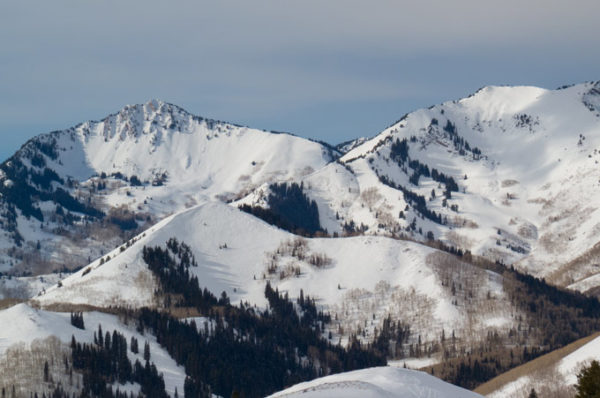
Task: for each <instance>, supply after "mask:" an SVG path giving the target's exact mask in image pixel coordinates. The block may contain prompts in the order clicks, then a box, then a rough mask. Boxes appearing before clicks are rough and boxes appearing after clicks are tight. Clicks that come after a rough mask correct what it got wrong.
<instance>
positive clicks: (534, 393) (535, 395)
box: [528, 388, 538, 398]
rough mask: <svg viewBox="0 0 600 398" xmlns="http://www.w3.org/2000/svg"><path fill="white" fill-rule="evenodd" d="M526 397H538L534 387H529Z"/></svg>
mask: <svg viewBox="0 0 600 398" xmlns="http://www.w3.org/2000/svg"><path fill="white" fill-rule="evenodd" d="M528 398H538V395H537V392H535V388H532V389H531V392H530V393H529V397H528Z"/></svg>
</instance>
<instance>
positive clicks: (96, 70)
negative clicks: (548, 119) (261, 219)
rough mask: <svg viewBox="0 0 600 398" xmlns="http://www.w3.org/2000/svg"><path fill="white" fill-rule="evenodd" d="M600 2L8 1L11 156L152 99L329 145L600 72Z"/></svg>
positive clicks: (5, 123) (0, 28) (1, 79)
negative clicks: (482, 91)
mask: <svg viewBox="0 0 600 398" xmlns="http://www.w3.org/2000/svg"><path fill="white" fill-rule="evenodd" d="M599 16H600V2H599V1H598V0H590V1H587V0H580V1H578V0H570V1H554V0H543V1H542V0H540V1H537V0H535V1H528V0H518V1H516V0H504V1H488V0H453V1H448V0H444V1H426V0H420V1H377V0H369V1H360V2H359V1H351V0H347V1H342V0H335V1H332V0H329V1H327V0H320V1H312V0H303V1H284V0H279V1H256V0H255V1H248V0H239V1H227V0H220V1H198V0H196V1H178V0H173V1H165V0H163V1H160V2H158V1H153V0H145V1H134V0H119V1H110V0H102V1H87V0H83V1H82V0H73V1H61V0H52V1H48V0H40V1H28V0H18V1H12V0H2V2H1V3H0V140H1V141H0V142H1V143H2V144H1V146H0V159H2V160H3V159H5V158H6V157H8V156H9V155H10V154H12V153H13V152H14V151H15V150H16V149H18V147H19V146H20V145H22V144H23V143H24V142H25V141H26V140H27V139H28V138H30V137H31V136H33V135H37V134H39V133H44V132H48V131H51V130H56V129H63V128H68V127H70V126H72V125H75V124H77V123H79V122H82V121H85V120H89V119H95V120H97V119H101V118H103V117H104V116H106V115H107V114H109V113H112V112H115V111H117V110H119V109H120V108H121V107H122V106H123V105H125V104H132V103H141V102H145V101H147V100H149V99H151V98H158V99H163V100H165V101H168V102H172V103H175V104H178V105H180V106H182V107H184V108H185V109H187V110H188V111H190V112H192V113H194V114H197V115H201V116H204V117H210V118H215V119H220V120H226V121H230V122H235V123H239V124H245V125H249V126H252V127H257V128H264V129H269V130H279V131H289V132H293V133H295V134H298V135H301V136H305V137H311V138H316V139H320V140H324V141H328V142H330V143H339V142H341V141H345V140H349V139H351V138H356V137H359V136H372V135H374V134H376V133H378V132H379V131H380V130H381V129H383V128H384V127H386V126H387V125H389V124H390V123H392V122H393V121H395V120H397V119H398V118H400V117H401V116H402V115H403V114H404V113H406V112H409V111H412V110H414V109H417V108H420V107H424V106H429V105H432V104H436V103H439V102H443V101H446V100H451V99H456V98H460V97H463V96H466V95H468V94H470V93H472V92H474V91H475V90H477V89H478V88H479V87H481V86H484V85H489V84H511V85H516V84H527V85H536V86H542V87H547V88H556V87H558V86H561V85H564V84H569V83H580V82H583V81H588V80H599V79H600V50H599V48H598V45H599V44H600V42H599V38H600V23H599V22H598V19H599Z"/></svg>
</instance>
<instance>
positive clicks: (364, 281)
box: [0, 82, 600, 397]
mask: <svg viewBox="0 0 600 398" xmlns="http://www.w3.org/2000/svg"><path fill="white" fill-rule="evenodd" d="M598 160H600V82H596V83H585V84H580V85H575V86H571V87H565V88H561V89H559V90H545V89H540V88H534V87H485V88H483V89H481V90H479V91H478V92H477V93H475V94H473V95H472V96H470V97H468V98H465V99H461V100H459V101H453V102H447V103H443V104H441V105H437V106H433V107H431V108H429V109H422V110H418V111H415V112H413V113H410V114H408V115H406V116H404V117H403V118H402V119H400V120H399V121H398V122H396V123H394V124H393V125H392V126H390V127H389V128H387V129H386V130H384V131H383V132H382V133H380V134H379V135H377V136H376V137H374V138H372V139H358V140H355V141H352V142H349V143H346V144H343V145H340V146H338V147H336V148H333V147H331V146H328V145H326V144H320V143H316V142H313V141H309V140H306V139H302V138H299V137H295V136H292V135H289V134H279V133H270V132H265V131H259V130H253V129H250V128H246V127H240V126H236V125H233V124H229V123H225V122H217V121H213V120H209V119H203V118H199V117H196V116H193V115H190V114H189V113H187V112H186V111H184V110H182V109H181V108H178V107H177V106H174V105H171V104H167V103H164V102H160V101H150V102H148V103H146V104H143V105H134V106H128V107H125V108H124V109H122V110H121V111H120V112H119V113H117V114H114V115H110V116H108V117H107V118H105V119H104V120H102V121H98V122H86V123H84V124H81V125H79V126H76V127H74V128H71V129H68V130H63V131H58V132H53V133H50V134H46V135H41V136H38V137H36V138H34V139H32V140H30V141H28V142H27V143H26V144H25V145H24V146H23V147H22V148H21V149H20V150H19V151H18V152H17V153H16V154H15V155H14V156H12V157H11V158H10V159H9V160H7V161H6V162H4V163H3V164H1V165H0V272H5V271H12V272H14V273H26V274H27V273H28V272H31V273H33V274H39V273H41V272H42V271H46V270H50V269H62V270H64V271H65V273H66V277H65V278H64V279H62V278H61V276H60V275H59V276H58V277H57V276H56V275H53V276H52V277H46V276H44V277H41V278H39V277H38V278H33V277H29V278H27V277H21V278H19V279H12V278H11V279H8V278H3V279H1V280H0V283H1V286H0V294H2V295H3V296H12V297H18V298H24V297H30V296H32V292H35V297H33V298H32V299H31V300H30V302H29V303H28V304H21V305H19V306H16V307H12V308H10V309H8V310H6V311H4V312H1V313H0V325H2V324H3V323H2V317H4V319H5V320H8V319H9V318H11V319H12V318H14V319H15V320H16V322H15V323H14V325H16V326H14V325H13V326H14V327H13V326H11V327H9V328H8V329H6V330H8V332H6V331H5V330H2V331H0V349H2V347H6V346H8V345H12V344H13V343H15V342H16V341H18V340H19V338H21V336H19V334H18V330H17V329H18V328H19V327H20V326H18V325H24V326H23V327H26V328H28V330H31V331H32V332H31V333H30V335H31V336H29V335H26V336H25V337H23V338H24V339H25V340H26V341H27V342H29V341H30V340H32V339H33V338H37V337H44V336H47V335H56V336H58V337H59V338H60V339H61V340H63V342H66V340H68V337H69V336H68V333H70V332H72V330H71V329H72V327H71V326H70V325H68V324H67V325H66V326H65V327H64V328H63V326H56V325H59V324H61V322H65V321H66V322H67V323H68V321H69V320H68V317H65V316H64V315H62V314H60V313H57V312H53V311H73V310H80V309H81V308H83V309H86V310H98V311H113V310H114V309H115V308H127V309H128V310H134V309H140V308H142V307H151V308H155V309H159V310H165V309H166V307H168V305H167V304H166V298H165V297H163V296H160V295H159V294H158V293H159V292H160V291H161V286H160V282H159V280H158V276H157V275H156V274H155V273H153V272H152V271H151V270H150V269H149V267H148V264H147V263H146V261H145V259H144V248H145V247H146V248H147V247H161V248H165V247H166V246H168V245H167V242H168V241H169V240H170V239H172V238H175V239H177V240H178V241H179V242H185V243H186V244H187V245H189V247H190V253H191V254H192V255H193V257H194V258H195V260H196V264H195V265H194V266H192V267H189V272H190V276H193V277H197V279H198V281H199V286H200V287H201V288H207V289H208V290H209V291H210V292H212V293H213V294H214V295H219V294H221V292H225V294H226V297H227V298H228V299H230V300H231V302H232V303H238V302H240V303H246V304H243V305H241V306H240V307H241V308H247V307H244V306H250V307H252V308H255V309H256V310H257V311H259V312H260V310H261V309H264V308H265V307H266V304H267V299H266V297H265V288H266V286H267V283H269V286H273V288H276V289H278V290H277V291H278V292H282V293H284V294H285V295H286V296H285V297H286V298H287V297H288V296H289V297H290V298H291V299H292V300H296V299H298V300H300V297H304V296H310V297H312V298H314V299H315V300H316V301H315V303H316V305H317V307H318V310H320V311H324V312H327V313H329V314H330V315H331V321H329V322H322V324H321V325H320V327H316V330H318V333H320V336H321V338H323V339H325V340H326V341H327V343H328V344H337V343H338V342H339V343H341V346H345V345H346V344H347V343H350V342H352V341H353V340H352V339H353V338H354V336H356V338H357V339H358V340H359V341H361V342H363V343H369V344H375V340H376V339H377V336H380V335H381V334H382V331H383V330H384V329H385V330H388V331H389V330H391V329H390V325H393V328H395V329H393V330H394V333H397V334H396V335H394V337H393V338H392V337H390V338H388V339H387V340H385V339H384V341H383V343H382V347H383V348H382V350H384V351H386V350H389V351H388V353H387V354H388V357H389V358H400V361H401V362H396V363H395V364H396V365H399V366H402V364H404V363H406V364H407V365H408V366H409V367H415V368H416V367H421V368H422V367H427V368H428V370H430V371H431V372H433V367H434V366H436V364H439V363H440V362H444V361H446V360H449V359H456V360H457V361H455V363H454V364H452V365H451V366H448V367H446V368H444V367H442V368H441V369H440V368H436V369H440V370H441V371H442V372H444V371H446V372H452V371H454V370H453V369H460V366H461V364H460V363H458V360H460V359H461V358H462V357H464V356H465V355H480V358H479V359H481V360H483V359H484V356H485V355H484V354H483V353H484V352H492V350H499V351H498V352H502V353H504V354H506V355H508V352H509V351H510V358H511V359H510V366H514V364H516V363H517V361H525V359H524V358H525V357H526V352H524V353H523V355H522V356H521V357H518V356H519V355H517V357H518V358H517V359H515V362H514V363H513V356H512V354H513V352H512V351H511V348H512V347H521V346H523V347H529V346H531V347H540V346H542V344H546V343H547V342H548V340H550V339H552V338H554V337H556V336H554V335H552V336H550V337H548V336H549V335H548V334H544V331H543V330H541V329H540V328H541V327H542V326H540V325H544V324H545V323H544V322H545V321H546V320H545V319H544V318H543V314H541V311H537V308H538V307H537V306H538V305H541V306H544V305H546V308H545V310H544V311H545V312H547V313H551V314H552V316H554V315H555V314H559V316H561V317H563V318H564V317H568V316H573V317H581V319H580V318H578V322H579V323H577V322H573V323H572V325H571V326H572V330H571V329H570V330H569V331H568V333H571V335H569V334H568V333H567V332H565V334H564V335H561V336H560V337H561V338H564V339H567V340H568V339H569V338H572V337H573V336H581V333H583V331H587V330H588V328H589V327H590V325H594V323H593V322H594V320H595V318H594V316H595V315H594V314H591V315H590V313H591V312H590V311H587V310H588V309H589V308H586V312H585V314H584V313H583V312H578V311H579V309H580V308H575V307H576V306H577V305H579V304H581V303H583V304H582V306H583V305H586V302H584V300H585V298H582V296H577V297H575V298H573V297H570V299H572V300H570V301H569V303H567V304H566V306H565V308H563V310H564V311H563V312H559V311H555V312H552V311H554V307H552V305H555V304H556V303H555V302H553V301H552V300H553V299H554V298H555V297H554V296H552V297H550V298H548V297H547V296H551V295H553V294H555V295H560V294H563V295H564V294H567V293H560V292H558V293H557V292H556V291H549V290H548V289H546V290H543V289H545V288H544V287H542V288H541V290H538V291H537V292H538V293H539V294H540V295H542V294H544V295H546V296H544V297H543V298H540V301H539V302H538V301H535V300H530V301H527V300H529V299H530V296H527V295H528V294H529V295H532V294H537V293H535V292H536V291H535V289H533V290H529V289H528V288H529V287H531V286H529V285H527V283H528V282H527V281H523V279H519V276H518V275H517V276H515V273H511V272H509V270H508V269H504V268H502V267H495V266H494V265H493V262H494V261H499V262H503V263H505V264H511V265H514V266H515V267H516V268H517V269H520V270H522V271H525V272H527V273H531V274H533V275H535V276H542V277H545V278H546V279H547V280H548V281H550V282H552V283H555V284H558V285H560V286H568V287H571V288H573V289H577V290H580V291H584V292H591V293H593V292H594V291H595V290H600V282H599V281H600V271H599V270H598V269H597V267H598V266H597V264H598V263H600V240H599V239H598V238H597V236H598V232H600V202H598V201H596V200H594V198H595V197H596V196H597V194H598V193H599V192H598V191H599V190H600V179H599V178H600V176H599V174H598ZM274 183H279V184H274ZM281 183H285V184H281ZM286 195H287V196H286ZM282 203H283V204H282ZM240 209H242V210H244V211H242V210H240ZM293 213H299V214H302V215H303V217H304V215H305V214H306V215H307V217H306V218H309V217H313V218H316V220H312V221H314V223H316V224H318V226H317V227H315V226H314V225H312V227H311V228H312V229H306V228H305V227H306V226H305V225H295V224H294V222H296V221H297V220H292V219H286V217H288V216H290V214H293ZM259 218H263V219H264V220H266V221H268V222H270V223H271V224H274V225H269V224H268V223H267V222H264V221H262V220H260V219H259ZM288 218H289V217H288ZM292 218H293V217H292ZM301 218H302V217H301ZM314 223H313V224H314ZM276 225H279V226H283V227H285V228H287V229H288V230H290V231H295V232H299V231H304V232H306V231H308V232H314V233H315V237H312V238H308V237H300V236H299V235H295V234H293V233H291V232H288V231H285V230H283V229H279V228H277V227H276ZM303 228H305V229H304V230H303ZM434 240H436V241H437V242H435V243H432V242H430V245H426V244H423V243H425V241H434ZM434 247H438V248H441V249H442V250H438V249H436V248H434ZM165 250H166V249H165ZM448 251H451V252H454V253H458V254H460V255H462V254H463V253H466V252H471V253H472V254H476V255H478V256H480V257H477V256H475V257H472V256H469V255H467V256H463V257H462V258H461V257H460V256H454V255H452V254H450V253H448ZM167 253H168V252H167ZM173 254H174V253H173ZM481 258H483V259H487V260H488V262H486V261H484V260H481ZM489 260H491V262H489ZM75 267H79V268H80V269H79V270H78V271H77V272H74V273H72V274H69V273H68V272H66V270H68V269H73V268H75ZM503 271H506V272H504V273H503ZM58 279H60V281H58ZM538 287H539V286H538ZM532 292H533V293H532ZM540 292H541V293H540ZM560 297H563V296H560ZM163 300H165V301H163ZM519 300H520V301H519ZM540 302H541V304H540ZM532 303H533V307H532V306H531V304H532ZM293 305H294V304H292V306H293ZM298 305H299V304H298ZM556 305H559V304H556ZM33 307H40V308H43V310H36V309H34V308H33ZM531 308H533V309H531ZM569 311H570V312H569ZM202 315H206V314H202ZM213 315H214V314H213ZM178 316H181V314H179V315H178ZM185 316H189V314H186V315H185ZM86 318H89V319H91V321H92V323H94V322H96V321H97V320H98V323H99V320H100V318H102V322H103V323H104V322H108V323H110V324H111V325H114V327H115V328H118V329H119V330H122V333H125V334H126V335H127V336H128V338H129V337H131V336H133V335H134V334H135V333H138V334H139V333H140V331H136V330H133V329H135V328H133V329H132V328H131V327H129V326H128V325H126V324H119V322H121V323H123V322H122V321H121V320H119V319H117V317H114V316H112V315H106V314H102V313H100V312H89V313H86ZM105 318H106V319H105ZM109 318H110V319H109ZM563 318H561V319H560V321H564V319H563ZM584 318H585V319H584ZM573 325H575V326H573ZM405 326H406V327H407V328H409V329H410V330H409V331H408V329H403V327H405ZM386 328H387V329H386ZM46 329H47V330H48V331H47V332H46V331H45V330H46ZM405 330H406V333H405V332H404V331H405ZM142 332H143V330H142ZM77 333H79V335H78V336H80V337H81V338H82V339H84V340H85V339H87V340H85V341H91V338H93V336H92V335H91V334H90V333H88V332H86V333H87V334H86V335H85V336H84V335H82V334H81V333H83V332H77ZM128 333H129V334H128ZM27 336H29V337H27ZM135 336H138V335H137V334H135ZM138 337H139V336H138ZM140 338H141V337H140ZM78 339H79V337H78ZM559 340H560V339H557V341H559ZM543 341H544V342H545V343H542V342H543ZM560 341H564V340H560ZM552 344H556V345H558V344H559V343H556V342H555V341H554V340H553V341H552ZM478 353H479V354H478ZM0 354H1V353H0ZM165 355H167V354H165ZM315 355H316V354H315ZM292 356H293V355H292ZM461 356H462V357H461ZM169 359H170V360H172V359H171V358H169ZM305 360H307V359H306V358H304V359H299V361H300V362H302V361H305ZM482 363H483V362H482ZM165 366H167V365H165ZM440 366H441V365H440ZM444 366H445V365H444ZM469 366H471V363H470V362H469ZM473 366H475V365H473ZM486 366H490V367H494V366H495V367H496V368H498V367H500V366H504V367H505V368H506V367H507V366H509V365H508V364H500V363H498V364H490V363H489V362H486ZM165 369H166V370H165V371H166V372H175V373H177V372H178V371H177V370H173V369H174V368H173V367H172V366H171V364H169V365H168V366H167V367H166V368H165ZM179 370H181V369H179ZM436 372H438V370H436ZM182 374H183V373H181V372H179V373H178V376H176V377H175V379H173V381H172V382H170V383H171V384H169V387H168V388H169V390H168V392H169V393H172V392H173V391H174V388H175V387H177V388H178V389H179V391H181V389H182V383H183V381H182V380H183V379H182V376H181V375H182ZM436 374H438V373H436ZM449 374H450V373H446V376H448V375H449ZM296 380H297V379H296ZM302 380H306V379H302ZM311 383H312V384H306V385H300V386H296V387H294V388H292V389H291V390H289V391H288V390H286V391H284V392H282V393H281V394H284V395H283V396H286V395H285V394H291V396H295V395H294V394H298V393H300V392H302V393H303V394H304V393H306V394H313V395H314V396H323V394H325V395H327V394H329V393H334V392H335V393H336V394H337V393H339V394H342V395H344V392H346V393H351V394H358V393H359V391H361V392H364V393H365V394H371V395H372V396H394V395H389V394H390V391H388V390H389V388H393V389H395V388H396V387H397V388H400V387H402V386H404V387H402V388H405V389H407V391H411V392H415V394H417V395H414V396H418V397H420V396H436V395H435V394H437V393H436V392H435V391H438V390H436V388H437V387H435V386H437V384H436V383H438V382H437V381H436V382H433V381H431V380H430V379H429V378H427V377H426V376H425V375H422V374H420V373H419V374H417V373H411V372H407V371H405V370H402V369H389V368H386V369H383V370H382V369H378V370H371V371H365V372H364V373H360V372H359V373H354V374H353V373H350V374H347V375H339V376H335V377H334V378H333V379H324V381H323V380H321V381H315V382H311ZM347 388H349V390H348V389H347ZM440 388H441V390H439V391H445V392H446V393H447V394H451V393H454V392H451V390H447V389H445V387H444V388H442V387H440ZM270 391H273V390H270ZM439 391H438V392H439ZM449 391H450V392H449ZM452 391H453V390H452ZM319 394H320V395H319ZM407 394H408V392H407ZM419 394H420V395H419ZM423 394H425V395H423ZM427 394H429V395H427ZM456 394H458V395H457V396H465V395H460V394H461V392H459V391H458V390H457V392H456ZM328 396H329V395H328ZM439 396H447V395H443V394H442V395H439ZM450 396H451V395H450ZM473 396H475V395H473Z"/></svg>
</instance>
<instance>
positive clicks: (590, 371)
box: [575, 360, 600, 398]
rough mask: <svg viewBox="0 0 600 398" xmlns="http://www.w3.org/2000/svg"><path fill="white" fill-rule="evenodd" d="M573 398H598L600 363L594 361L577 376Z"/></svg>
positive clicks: (599, 394) (599, 393) (599, 392)
mask: <svg viewBox="0 0 600 398" xmlns="http://www.w3.org/2000/svg"><path fill="white" fill-rule="evenodd" d="M575 388H576V390H577V395H576V396H575V398H596V397H600V363H598V361H596V360H594V361H592V363H591V364H590V366H588V367H586V368H583V369H582V370H581V372H579V374H578V375H577V384H576V385H575Z"/></svg>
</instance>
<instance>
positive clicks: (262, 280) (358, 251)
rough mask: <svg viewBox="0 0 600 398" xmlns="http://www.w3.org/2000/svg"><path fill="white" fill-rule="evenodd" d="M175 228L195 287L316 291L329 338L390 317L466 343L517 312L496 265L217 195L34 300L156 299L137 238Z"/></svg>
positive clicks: (162, 236) (237, 295)
mask: <svg viewBox="0 0 600 398" xmlns="http://www.w3.org/2000/svg"><path fill="white" fill-rule="evenodd" d="M173 237H174V238H176V239H178V240H179V241H182V242H185V243H186V244H187V245H189V246H190V247H191V248H192V251H193V254H194V256H195V258H196V261H197V263H198V266H197V267H192V268H191V270H190V272H191V273H192V275H195V276H197V277H198V279H199V280H200V281H201V284H202V287H207V288H208V289H209V290H210V291H212V292H214V293H215V294H220V293H221V292H223V291H224V292H225V293H226V294H227V295H228V296H229V297H230V298H231V301H232V302H234V303H237V302H240V301H244V302H249V303H250V304H255V305H258V306H261V307H264V306H265V304H266V300H265V297H264V290H265V284H266V283H267V281H269V282H270V283H271V285H273V287H277V288H278V289H279V290H280V291H282V292H283V291H285V292H287V293H288V294H289V296H290V297H299V296H300V291H301V290H302V291H303V294H304V295H310V296H311V297H314V298H316V299H317V300H318V304H319V307H320V308H322V309H323V310H324V311H327V312H330V313H331V315H332V317H333V318H334V319H336V321H334V322H333V323H332V324H331V326H330V327H329V330H331V331H332V336H331V337H330V339H331V340H332V341H335V342H337V341H338V339H341V340H342V342H345V341H347V339H348V337H349V336H350V335H351V334H356V333H358V332H359V331H360V330H362V331H363V334H364V337H365V340H366V341H370V340H371V339H372V338H373V334H374V330H375V329H379V330H381V327H382V323H383V321H384V320H385V319H386V318H388V317H390V318H391V319H393V320H394V321H395V322H396V321H398V322H403V323H405V324H407V325H408V324H410V325H411V330H412V332H413V334H412V336H411V337H410V341H412V342H414V343H416V342H417V340H420V341H421V342H422V343H426V342H429V343H432V342H436V341H438V340H439V339H440V336H442V335H444V334H445V335H447V336H448V337H449V336H451V335H455V336H456V337H457V338H459V339H464V341H465V342H466V341H467V340H468V341H469V342H470V343H472V342H473V341H477V340H484V339H485V338H486V337H487V336H488V334H489V332H490V331H497V332H499V331H502V333H508V332H509V330H510V329H511V328H514V327H516V326H517V324H518V323H519V321H518V320H517V319H518V318H519V317H521V318H522V317H523V315H522V313H521V311H520V310H519V309H518V308H515V307H514V305H513V304H512V303H511V302H510V300H509V298H508V296H507V293H506V292H505V291H504V288H503V278H502V277H501V276H500V275H498V274H495V273H492V272H486V271H483V270H481V269H479V268H476V267H474V266H472V265H469V264H466V263H463V262H460V261H458V260H457V259H455V258H454V257H453V256H451V255H449V254H447V253H443V252H440V251H438V250H435V249H432V248H429V247H426V246H423V245H420V244H418V243H413V242H408V241H399V240H395V239H390V238H386V237H370V236H357V237H351V238H339V239H331V238H319V239H317V238H313V239H304V238H299V237H296V236H294V235H292V234H290V233H288V232H285V231H282V230H279V229H277V228H274V227H272V226H270V225H268V224H266V223H264V222H262V221H260V220H258V219H256V218H255V217H252V216H251V215H248V214H246V213H244V212H241V211H239V210H238V209H236V208H232V207H231V206H228V205H226V204H222V203H218V202H213V203H208V204H205V205H199V206H197V207H194V208H192V209H189V210H185V211H183V212H181V213H178V214H176V215H174V216H171V217H169V218H167V219H165V220H164V221H162V222H160V223H158V224H156V225H155V226H153V227H151V228H150V229H149V230H147V231H146V232H144V233H143V234H142V235H140V236H138V237H136V238H134V239H133V240H132V241H131V244H126V245H123V246H122V247H120V248H118V249H116V250H114V251H113V252H111V253H108V255H107V256H105V257H103V258H101V259H99V260H97V261H95V262H93V263H91V264H90V265H89V266H87V267H85V268H83V269H82V270H80V271H78V272H76V273H74V274H72V275H71V276H69V277H67V278H65V279H63V280H62V282H61V284H60V286H59V285H55V286H53V287H51V288H48V289H47V290H45V292H44V293H43V294H40V295H39V296H37V297H35V298H34V299H33V302H34V303H36V305H41V306H42V307H45V308H68V306H69V304H70V305H86V306H90V307H92V308H94V307H96V308H107V307H109V306H118V305H121V306H126V307H130V308H139V307H143V306H158V307H160V302H157V301H156V299H155V297H154V292H155V290H156V289H157V286H156V282H155V280H154V278H153V276H152V273H151V272H150V270H149V269H148V265H147V264H146V263H145V262H144V259H143V248H144V246H147V247H155V246H160V247H164V246H165V245H166V242H167V241H168V240H169V239H170V238H173ZM317 260H319V261H320V263H319V261H317ZM116 275H118V277H115V276H116ZM453 286H454V287H453ZM408 355H409V352H406V356H408ZM439 360H441V358H438V357H435V358H432V359H431V360H430V361H429V363H435V362H437V361H439Z"/></svg>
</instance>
